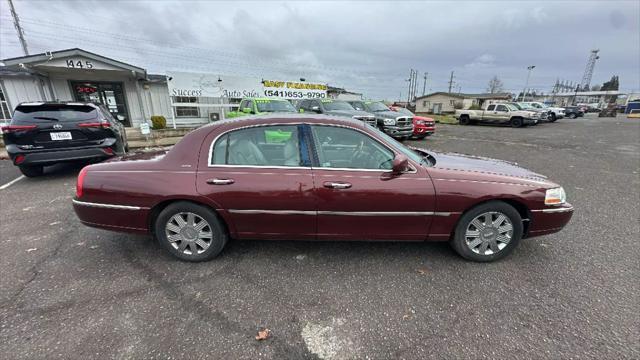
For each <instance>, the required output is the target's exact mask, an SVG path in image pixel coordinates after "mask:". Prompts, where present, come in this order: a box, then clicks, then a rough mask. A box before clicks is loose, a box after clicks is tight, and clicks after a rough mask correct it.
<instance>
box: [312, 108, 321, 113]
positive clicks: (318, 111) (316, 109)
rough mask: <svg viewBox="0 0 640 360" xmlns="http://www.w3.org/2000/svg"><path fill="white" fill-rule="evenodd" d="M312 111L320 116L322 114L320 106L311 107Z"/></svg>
mask: <svg viewBox="0 0 640 360" xmlns="http://www.w3.org/2000/svg"><path fill="white" fill-rule="evenodd" d="M311 111H315V112H317V113H318V114H319V113H320V106H312V107H311Z"/></svg>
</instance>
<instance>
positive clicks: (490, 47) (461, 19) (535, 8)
mask: <svg viewBox="0 0 640 360" xmlns="http://www.w3.org/2000/svg"><path fill="white" fill-rule="evenodd" d="M14 3H15V7H16V10H17V12H18V15H19V17H20V19H21V23H22V26H23V27H24V32H25V37H26V40H27V43H28V46H29V50H30V52H31V53H40V52H44V51H46V50H60V49H65V48H72V47H79V48H83V49H86V50H89V51H93V52H96V53H99V54H103V55H106V56H109V57H112V58H115V59H118V60H121V61H125V62H128V63H131V64H133V65H137V66H140V67H143V68H146V69H147V70H148V71H149V73H164V72H166V71H167V70H180V71H193V72H209V73H216V74H228V75H247V76H257V77H271V78H274V77H277V78H280V79H283V80H294V79H298V78H300V77H304V78H306V79H307V81H317V82H327V83H329V84H330V85H334V86H340V87H346V88H347V89H349V90H352V91H359V92H363V93H364V94H365V96H367V97H369V98H384V99H389V100H393V99H398V98H399V97H400V95H401V94H402V97H403V98H405V97H406V94H407V84H408V83H407V81H406V79H407V78H408V77H409V71H410V70H409V69H411V68H413V69H417V70H418V71H419V72H420V82H419V86H418V94H419V95H420V94H421V93H422V88H423V76H424V73H425V72H428V73H429V75H428V78H427V85H426V92H427V93H428V92H431V91H443V90H447V87H448V81H449V76H450V73H451V71H454V72H455V75H454V76H455V78H454V90H455V91H458V90H460V91H462V92H469V93H470V92H483V91H484V90H485V89H486V85H487V82H488V81H489V79H490V78H491V77H493V76H494V75H497V76H498V77H499V78H500V79H501V80H502V81H503V82H504V84H505V88H506V90H507V91H511V92H519V91H521V90H522V88H523V87H524V82H525V79H526V73H527V70H526V67H527V66H528V65H536V68H535V69H534V70H533V72H532V75H531V80H530V83H529V84H530V87H532V88H534V89H536V90H538V91H543V92H550V91H551V87H552V86H553V84H554V83H555V81H556V79H561V80H563V79H564V80H567V81H573V82H576V83H577V82H580V80H581V79H582V75H583V72H584V68H585V65H586V62H587V58H588V55H589V52H590V50H591V49H600V59H599V60H598V62H597V64H596V67H595V71H594V75H593V80H592V82H591V84H592V85H593V84H597V83H602V82H604V81H606V80H608V79H609V78H610V77H611V76H612V75H619V76H620V86H621V90H626V91H634V90H635V91H636V92H638V91H640V25H639V22H640V1H638V0H632V1H618V2H616V1H587V0H583V1H552V2H544V1H514V2H508V1H493V2H488V1H470V2H463V1H449V2H435V1H430V2H419V1H411V2H391V1H388V2H387V1H377V2H340V3H337V2H328V1H321V2H303V1H299V2H282V1H277V2H214V1H196V2H186V1H181V2H172V1H152V2H144V1H120V2H116V1H91V0H83V1H20V0H14ZM20 55H22V50H21V48H20V45H19V42H18V40H17V36H16V32H15V29H14V27H13V24H12V21H11V15H10V12H9V6H8V2H7V0H0V58H2V59H4V58H9V57H15V56H20Z"/></svg>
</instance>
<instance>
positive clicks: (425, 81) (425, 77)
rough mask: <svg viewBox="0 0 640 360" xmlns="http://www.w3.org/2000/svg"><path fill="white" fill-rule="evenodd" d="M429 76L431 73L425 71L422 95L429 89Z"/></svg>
mask: <svg viewBox="0 0 640 360" xmlns="http://www.w3.org/2000/svg"><path fill="white" fill-rule="evenodd" d="M427 76H429V73H428V72H426V73H424V83H422V96H424V95H425V92H426V91H427Z"/></svg>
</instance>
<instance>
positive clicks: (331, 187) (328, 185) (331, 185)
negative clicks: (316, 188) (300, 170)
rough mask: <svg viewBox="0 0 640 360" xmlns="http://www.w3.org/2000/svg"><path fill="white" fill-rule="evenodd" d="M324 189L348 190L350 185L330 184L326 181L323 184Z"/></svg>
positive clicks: (343, 183) (341, 183)
mask: <svg viewBox="0 0 640 360" xmlns="http://www.w3.org/2000/svg"><path fill="white" fill-rule="evenodd" d="M324 187H326V188H330V189H348V188H350V187H351V184H349V183H346V182H331V181H327V182H325V183H324Z"/></svg>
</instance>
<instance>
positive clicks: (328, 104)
mask: <svg viewBox="0 0 640 360" xmlns="http://www.w3.org/2000/svg"><path fill="white" fill-rule="evenodd" d="M322 105H324V108H325V110H330V111H331V110H350V111H353V110H355V109H354V108H353V106H351V105H349V103H347V102H346V101H335V100H324V101H323V102H322Z"/></svg>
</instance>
